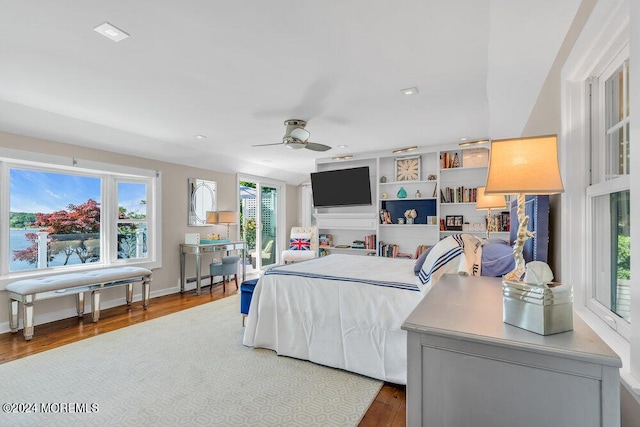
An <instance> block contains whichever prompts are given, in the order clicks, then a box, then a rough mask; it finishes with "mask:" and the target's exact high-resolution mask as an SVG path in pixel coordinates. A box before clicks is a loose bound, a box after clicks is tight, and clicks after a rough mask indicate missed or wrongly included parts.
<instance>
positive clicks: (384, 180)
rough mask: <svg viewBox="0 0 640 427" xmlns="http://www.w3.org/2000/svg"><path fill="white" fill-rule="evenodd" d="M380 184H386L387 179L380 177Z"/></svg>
mask: <svg viewBox="0 0 640 427" xmlns="http://www.w3.org/2000/svg"><path fill="white" fill-rule="evenodd" d="M380 182H381V183H383V184H384V183H385V182H387V177H386V176H384V175H382V176H381V177H380Z"/></svg>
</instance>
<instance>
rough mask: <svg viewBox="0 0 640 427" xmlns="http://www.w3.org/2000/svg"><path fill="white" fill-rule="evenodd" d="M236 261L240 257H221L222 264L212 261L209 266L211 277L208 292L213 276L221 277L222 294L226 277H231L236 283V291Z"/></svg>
mask: <svg viewBox="0 0 640 427" xmlns="http://www.w3.org/2000/svg"><path fill="white" fill-rule="evenodd" d="M238 261H240V257H239V256H238V255H229V256H223V257H222V262H220V261H217V262H216V261H214V262H212V263H211V264H209V274H210V275H211V287H210V288H209V292H211V290H212V289H213V276H222V292H225V291H226V287H225V285H226V281H225V277H226V276H231V275H233V277H234V279H235V282H236V289H238Z"/></svg>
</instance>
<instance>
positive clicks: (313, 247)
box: [291, 227, 318, 253]
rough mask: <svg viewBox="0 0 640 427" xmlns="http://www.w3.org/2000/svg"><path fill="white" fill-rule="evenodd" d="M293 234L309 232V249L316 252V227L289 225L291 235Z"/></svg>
mask: <svg viewBox="0 0 640 427" xmlns="http://www.w3.org/2000/svg"><path fill="white" fill-rule="evenodd" d="M294 234H310V235H311V250H312V251H313V252H314V253H317V252H318V228H317V227H291V236H293V235H294Z"/></svg>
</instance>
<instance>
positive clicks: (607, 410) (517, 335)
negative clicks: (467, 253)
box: [402, 275, 622, 427]
mask: <svg viewBox="0 0 640 427" xmlns="http://www.w3.org/2000/svg"><path fill="white" fill-rule="evenodd" d="M402 329H404V330H406V331H407V333H408V337H407V346H408V353H407V359H408V360H407V369H408V372H407V425H408V426H434V427H464V426H492V427H497V426H505V427H507V426H508V427H512V426H518V427H522V426H563V427H568V426H580V427H588V426H604V427H612V426H619V425H620V401H619V399H620V398H619V393H620V379H619V371H618V370H619V368H620V366H621V365H622V362H621V360H620V358H619V357H618V356H617V355H616V354H615V353H614V352H613V350H611V349H610V348H609V347H608V346H607V345H606V344H605V343H604V342H603V341H602V340H601V339H600V338H599V337H598V336H597V335H596V334H595V333H594V332H593V331H592V330H591V329H590V328H589V327H588V326H587V325H586V324H585V323H584V322H583V321H582V320H581V319H580V318H579V317H577V316H574V330H573V331H570V332H564V333H561V334H556V335H548V336H542V335H537V334H535V333H533V332H529V331H525V330H523V329H519V328H517V327H515V326H511V325H507V324H505V323H503V321H502V284H501V280H500V279H499V278H489V277H463V276H458V275H445V276H443V277H442V278H441V279H439V281H438V282H437V283H436V285H435V286H434V287H433V289H432V290H431V291H430V292H429V294H427V296H425V298H424V299H423V300H422V301H421V303H420V304H419V305H418V306H417V307H416V309H415V310H414V311H413V313H411V315H410V316H409V317H408V318H407V320H406V321H405V323H404V324H403V326H402Z"/></svg>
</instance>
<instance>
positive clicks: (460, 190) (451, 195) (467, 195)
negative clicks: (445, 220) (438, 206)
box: [440, 187, 478, 203]
mask: <svg viewBox="0 0 640 427" xmlns="http://www.w3.org/2000/svg"><path fill="white" fill-rule="evenodd" d="M477 196H478V189H477V188H476V187H455V188H451V187H446V188H443V189H441V190H440V203H475V202H476V199H477Z"/></svg>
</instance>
